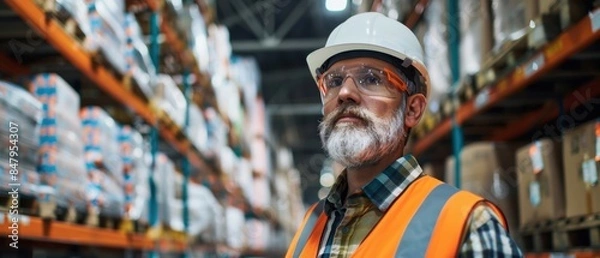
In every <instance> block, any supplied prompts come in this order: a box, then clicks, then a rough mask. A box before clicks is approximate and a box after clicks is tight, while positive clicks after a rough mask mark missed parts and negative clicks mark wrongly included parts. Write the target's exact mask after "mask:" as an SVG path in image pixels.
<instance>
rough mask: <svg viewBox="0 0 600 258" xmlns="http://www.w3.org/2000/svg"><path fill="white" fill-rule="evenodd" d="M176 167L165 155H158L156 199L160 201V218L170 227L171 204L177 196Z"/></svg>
mask: <svg viewBox="0 0 600 258" xmlns="http://www.w3.org/2000/svg"><path fill="white" fill-rule="evenodd" d="M175 173H176V172H175V167H174V165H173V162H172V161H171V160H170V159H169V157H167V155H165V154H164V153H158V154H156V167H155V170H154V175H153V181H154V184H156V197H157V201H158V207H159V208H158V209H159V218H160V220H161V221H162V222H163V223H164V224H166V225H168V224H169V223H170V222H169V218H170V217H171V215H170V214H171V211H170V210H169V209H170V207H169V203H171V202H172V201H174V200H176V198H175V196H176V194H175V180H174V177H175Z"/></svg>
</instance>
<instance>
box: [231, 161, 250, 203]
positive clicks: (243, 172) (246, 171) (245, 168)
mask: <svg viewBox="0 0 600 258" xmlns="http://www.w3.org/2000/svg"><path fill="white" fill-rule="evenodd" d="M234 180H236V182H237V184H238V185H239V186H240V188H242V192H243V193H244V196H247V197H248V196H252V195H253V194H254V182H253V177H252V164H251V163H250V161H249V160H248V159H246V158H242V159H240V165H239V169H238V173H237V176H236V177H235V178H234Z"/></svg>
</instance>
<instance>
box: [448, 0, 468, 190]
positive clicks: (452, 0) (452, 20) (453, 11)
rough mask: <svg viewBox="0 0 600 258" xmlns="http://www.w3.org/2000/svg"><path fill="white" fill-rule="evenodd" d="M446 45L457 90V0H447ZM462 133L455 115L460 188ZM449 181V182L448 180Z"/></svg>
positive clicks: (456, 179) (456, 180) (454, 144)
mask: <svg viewBox="0 0 600 258" xmlns="http://www.w3.org/2000/svg"><path fill="white" fill-rule="evenodd" d="M447 4H448V27H449V29H448V43H449V44H448V47H449V51H448V53H449V55H450V56H449V61H450V70H451V72H452V84H451V85H452V88H453V89H452V92H457V91H456V90H455V89H456V88H457V87H458V85H459V81H460V16H459V10H460V9H459V8H460V6H459V4H458V0H448V2H447ZM452 98H457V96H456V94H452ZM463 138H464V135H463V133H462V129H461V127H460V124H459V123H458V121H457V120H456V115H453V117H452V152H453V153H454V173H455V175H454V184H455V186H456V187H458V188H460V178H461V176H460V175H461V171H460V168H461V164H460V152H461V150H462V145H463ZM448 183H450V182H448Z"/></svg>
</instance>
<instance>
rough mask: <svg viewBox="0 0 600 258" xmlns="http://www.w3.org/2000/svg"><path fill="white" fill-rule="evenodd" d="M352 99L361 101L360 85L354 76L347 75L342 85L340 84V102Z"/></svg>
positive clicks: (356, 101) (357, 101)
mask: <svg viewBox="0 0 600 258" xmlns="http://www.w3.org/2000/svg"><path fill="white" fill-rule="evenodd" d="M348 101H352V102H355V103H359V102H360V92H359V91H358V85H356V82H355V81H354V78H353V77H352V76H346V77H345V78H344V81H343V82H342V85H341V86H340V91H339V93H338V103H344V102H348Z"/></svg>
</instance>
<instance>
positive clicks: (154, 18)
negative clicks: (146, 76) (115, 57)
mask: <svg viewBox="0 0 600 258" xmlns="http://www.w3.org/2000/svg"><path fill="white" fill-rule="evenodd" d="M159 22H160V14H159V13H158V11H153V12H152V14H150V58H152V62H153V63H154V67H156V72H157V73H158V71H159V65H160V61H159V59H160V45H159V44H158V34H159V29H160V26H159ZM150 137H151V139H150V142H151V151H152V166H151V170H150V209H149V212H148V217H149V218H148V222H149V224H150V227H155V226H157V225H158V223H159V217H158V214H159V210H158V209H159V207H158V199H157V193H156V184H155V183H154V180H153V179H154V175H155V173H154V172H155V170H156V156H157V153H158V125H157V124H154V125H152V129H151V135H150ZM149 257H150V258H158V257H159V255H158V252H157V251H156V250H152V251H151V252H150V253H149Z"/></svg>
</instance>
